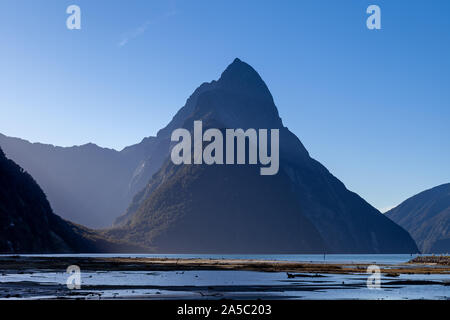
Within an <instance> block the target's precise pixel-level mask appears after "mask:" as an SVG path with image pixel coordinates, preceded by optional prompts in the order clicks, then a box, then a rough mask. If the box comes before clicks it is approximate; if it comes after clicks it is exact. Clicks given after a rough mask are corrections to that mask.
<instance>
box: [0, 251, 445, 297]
mask: <svg viewBox="0 0 450 320" xmlns="http://www.w3.org/2000/svg"><path fill="white" fill-rule="evenodd" d="M420 258H421V259H420V260H413V261H410V262H408V263H405V264H397V265H392V264H391V265H388V264H385V265H381V264H378V267H380V270H381V273H382V277H383V279H382V280H383V286H384V287H385V288H388V290H392V289H395V288H401V287H404V286H411V285H414V286H439V287H442V288H444V287H446V288H448V287H449V285H450V282H449V281H448V280H445V279H450V265H449V264H448V261H449V260H450V257H446V258H445V257H444V258H442V257H440V258H439V259H436V258H435V257H433V258H432V257H430V258H425V257H420ZM69 265H77V266H79V267H80V269H81V271H82V272H83V273H87V274H89V273H92V274H95V273H99V272H100V273H102V272H103V273H108V272H110V271H112V272H127V271H138V272H145V273H147V274H148V275H149V276H151V273H152V272H155V273H157V272H166V271H177V273H180V274H183V273H184V272H185V271H187V272H190V271H197V272H198V271H208V270H211V271H227V270H228V271H253V272H264V273H270V272H273V273H280V272H283V273H285V276H283V275H281V276H282V279H279V280H277V281H276V283H274V284H263V283H260V282H259V281H256V282H254V283H249V284H246V285H242V284H239V285H238V284H236V285H233V284H231V285H230V284H226V285H225V284H224V285H202V284H201V283H198V282H197V281H193V282H192V284H189V285H176V284H170V285H169V284H159V285H153V284H152V285H150V284H149V283H147V284H142V285H141V284H128V283H122V284H120V285H119V284H109V282H106V283H102V284H90V285H83V289H82V290H81V291H79V290H69V289H67V286H66V285H64V284H61V283H41V282H39V281H28V280H27V281H16V282H7V281H6V282H0V299H11V298H19V299H20V298H26V299H33V298H39V299H43V298H44V299H45V298H49V299H54V298H58V299H78V298H80V299H86V298H88V299H97V298H102V299H104V298H106V299H109V298H111V296H109V297H107V296H106V295H105V292H119V293H118V294H117V296H114V295H113V298H125V299H130V298H131V299H180V298H181V299H220V298H227V299H242V298H245V299H258V298H263V299H264V298H265V299H286V298H301V296H299V292H300V294H301V292H305V295H306V296H307V292H312V291H324V290H325V291H326V290H332V291H333V290H344V291H345V290H355V289H359V288H365V287H366V280H367V273H366V272H367V267H368V266H369V265H370V264H362V263H342V264H339V263H310V262H294V261H268V260H242V259H172V258H106V257H89V258H88V257H42V256H39V257H37V256H36V257H24V256H2V257H0V277H1V276H2V275H3V276H5V275H8V274H16V275H21V274H23V275H26V274H28V275H34V274H38V273H49V272H56V273H65V271H66V269H67V267H68V266H69ZM336 275H339V279H340V280H339V281H336V280H332V281H330V279H332V278H333V277H335V276H336ZM404 275H412V278H411V279H406V278H405V277H404ZM414 275H423V277H422V278H420V279H417V280H414V279H415V278H414V277H415V276H414ZM427 275H434V276H436V275H437V276H438V275H444V278H445V279H444V280H433V279H432V278H429V277H433V276H427ZM446 275H449V278H447V277H446ZM355 277H356V278H355ZM355 280H356V282H355ZM134 290H136V291H139V290H146V291H147V293H146V294H145V295H136V294H134ZM127 292H128V293H133V294H129V295H127ZM161 292H163V294H162V293H161ZM340 292H341V291H340ZM279 293H283V295H279ZM291 293H292V296H290V294H291ZM180 294H181V295H180ZM445 296H446V295H444V296H443V298H444V299H446V297H445Z"/></svg>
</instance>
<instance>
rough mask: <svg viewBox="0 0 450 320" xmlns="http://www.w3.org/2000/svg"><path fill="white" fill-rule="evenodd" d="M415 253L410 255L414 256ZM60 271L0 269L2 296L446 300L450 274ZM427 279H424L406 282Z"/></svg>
mask: <svg viewBox="0 0 450 320" xmlns="http://www.w3.org/2000/svg"><path fill="white" fill-rule="evenodd" d="M27 256H41V257H42V256H45V257H71V256H77V257H160V258H161V257H167V258H204V259H261V260H283V261H287V260H289V261H300V262H310V261H312V262H327V263H332V262H336V263H350V262H353V263H364V264H366V263H369V264H372V263H373V264H387V265H392V266H394V265H395V264H401V263H405V262H407V261H409V260H410V259H411V258H412V256H411V255H326V256H325V260H324V256H323V255H199V254H194V255H173V254H166V255H164V254H108V255H107V254H100V255H97V254H95V255H93V254H81V255H27ZM413 257H414V256H413ZM68 276H69V275H68V274H66V273H64V272H45V270H35V271H33V270H30V271H27V272H25V273H20V274H19V273H17V272H13V271H10V272H6V273H3V274H2V273H0V299H1V298H8V299H42V298H62V297H69V298H73V297H76V298H80V297H82V298H86V299H111V298H137V299H222V298H230V299H257V298H259V299H449V298H450V295H449V293H450V286H449V285H448V283H450V275H449V274H414V275H407V274H402V275H400V276H399V277H395V278H392V277H388V276H386V275H382V277H381V288H380V289H369V288H368V287H367V277H368V276H369V275H366V274H306V273H305V274H303V275H302V277H296V278H288V277H287V275H286V273H284V272H253V271H225V270H224V271H216V270H214V271H205V270H191V271H155V272H149V271H107V272H106V271H89V272H82V273H81V280H82V284H81V289H80V290H68V289H67V288H66V281H67V278H68ZM407 280H408V281H427V282H426V283H422V284H420V283H418V282H414V283H412V282H410V283H408V282H405V281H407Z"/></svg>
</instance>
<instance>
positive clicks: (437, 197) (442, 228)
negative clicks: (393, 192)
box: [386, 183, 450, 253]
mask: <svg viewBox="0 0 450 320" xmlns="http://www.w3.org/2000/svg"><path fill="white" fill-rule="evenodd" d="M386 216H387V217H389V218H390V219H392V220H393V221H395V222H396V223H398V224H399V225H401V226H402V227H403V228H405V229H406V230H407V231H408V232H409V234H410V235H411V236H412V237H413V238H414V240H416V243H417V245H418V246H419V249H420V250H421V251H422V252H424V253H448V252H450V183H447V184H443V185H440V186H437V187H434V188H432V189H429V190H425V191H423V192H421V193H419V194H416V195H415V196H413V197H411V198H409V199H407V200H405V201H403V202H402V203H401V204H400V205H398V206H397V207H395V208H393V209H391V210H389V211H388V212H386Z"/></svg>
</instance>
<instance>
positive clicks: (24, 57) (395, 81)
mask: <svg viewBox="0 0 450 320" xmlns="http://www.w3.org/2000/svg"><path fill="white" fill-rule="evenodd" d="M72 4H75V5H78V6H79V7H80V8H81V29H80V30H69V29H67V27H66V19H67V18H68V16H69V14H67V13H66V8H67V7H68V6H69V5H72ZM371 4H376V5H378V6H379V7H380V9H381V30H369V29H368V28H367V27H366V19H367V18H368V16H369V14H367V13H366V9H367V7H368V6H369V5H371ZM449 15H450V1H447V0H434V1H422V0H417V1H406V0H404V1H402V0H396V1H379V0H371V1H363V0H346V1H335V0H330V1H317V0H316V1H313V0H311V1H298V0H295V1H294V0H292V1H287V0H286V1H274V0H267V1H257V0H226V1H225V0H214V1H211V0H195V1H194V0H190V1H188V0H184V1H181V0H180V1H177V0H165V1H157V0H152V1H144V0H142V1H138V0H129V1H115V0H109V1H106V0H96V1H90V0H70V1H66V0H28V1H25V0H2V1H1V2H0V39H1V42H2V44H1V50H0V88H1V90H0V133H3V134H6V135H9V136H14V137H20V138H23V139H27V140H29V141H32V142H42V143H50V144H54V145H60V146H72V145H81V144H85V143H88V142H93V143H96V144H98V145H100V146H103V147H109V148H114V149H117V150H120V149H122V148H123V147H125V146H127V145H131V144H134V143H137V142H139V141H141V140H142V138H143V137H146V136H151V135H155V134H156V133H157V131H158V130H159V129H160V128H162V127H164V126H165V125H166V124H167V123H168V122H169V121H170V120H171V119H172V117H173V116H174V114H175V113H176V111H177V110H178V109H179V108H180V107H182V106H183V105H184V103H185V101H186V99H187V98H188V97H189V95H190V94H191V93H192V92H193V91H194V90H195V88H197V87H198V86H199V85H200V84H201V83H203V82H209V81H211V80H214V79H217V78H218V77H219V76H220V74H221V72H222V71H223V70H224V69H225V68H226V67H227V65H228V64H230V63H231V62H232V61H233V60H234V58H236V57H239V58H240V59H241V60H243V61H245V62H247V63H249V64H250V65H252V66H253V67H254V68H255V69H256V70H257V71H258V72H259V73H260V75H261V77H262V78H263V79H264V81H265V82H266V84H267V85H268V87H269V89H270V90H271V92H272V95H273V97H274V100H275V104H276V105H277V107H278V110H279V113H280V116H281V118H282V119H283V122H284V125H285V126H287V127H288V128H289V129H290V130H291V131H292V132H293V133H295V134H296V135H297V136H298V137H299V138H300V140H301V141H302V142H303V144H304V145H305V147H306V148H307V149H308V151H309V153H310V155H311V156H312V157H313V158H315V159H317V160H319V161H320V162H321V163H322V164H324V165H325V166H326V167H327V168H328V169H329V170H330V172H331V173H333V174H334V175H335V176H336V177H338V178H339V179H340V180H341V181H342V182H344V184H345V185H346V186H347V188H348V189H350V190H352V191H355V192H357V193H358V194H359V195H360V196H362V197H363V198H364V199H366V200H367V201H368V202H369V203H370V204H372V205H373V206H375V207H377V208H378V209H380V210H382V211H384V210H385V209H387V208H390V207H393V206H396V205H398V204H399V203H400V202H402V201H403V200H405V199H406V198H408V197H410V196H412V195H414V194H416V193H418V192H421V191H423V190H425V189H428V188H431V187H434V186H436V185H439V184H442V183H448V182H450V165H449V164H450V147H449V146H450V143H449V141H450V126H449V119H450V59H449V57H450V19H449Z"/></svg>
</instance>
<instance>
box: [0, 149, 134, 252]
mask: <svg viewBox="0 0 450 320" xmlns="http://www.w3.org/2000/svg"><path fill="white" fill-rule="evenodd" d="M132 248H136V246H127V245H123V244H120V243H113V242H108V241H106V240H104V239H102V238H101V237H100V236H99V235H98V234H96V233H95V232H93V231H91V230H88V229H86V228H83V227H81V226H77V225H74V224H72V223H70V222H68V221H65V220H63V219H61V218H60V217H58V216H57V215H55V214H54V213H53V212H52V209H51V207H50V204H49V203H48V201H47V198H46V196H45V194H44V193H43V192H42V190H41V188H40V187H39V186H38V185H37V183H36V182H35V181H34V180H33V178H32V177H31V176H30V175H29V174H28V173H27V172H25V171H24V170H23V169H22V168H21V167H19V166H18V165H17V164H15V163H14V162H13V161H12V160H9V159H7V158H6V156H5V154H4V153H3V151H2V150H1V149H0V253H55V252H111V251H112V252H117V251H121V250H122V251H123V250H131V249H132Z"/></svg>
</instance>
